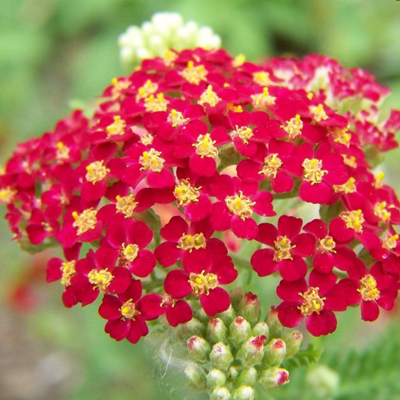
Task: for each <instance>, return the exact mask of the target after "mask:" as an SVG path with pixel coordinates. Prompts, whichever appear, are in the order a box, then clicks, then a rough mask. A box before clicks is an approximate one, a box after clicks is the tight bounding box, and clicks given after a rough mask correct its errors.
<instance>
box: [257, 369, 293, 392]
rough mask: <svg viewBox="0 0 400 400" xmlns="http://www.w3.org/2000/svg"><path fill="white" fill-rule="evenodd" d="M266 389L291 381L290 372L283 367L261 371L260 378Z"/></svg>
mask: <svg viewBox="0 0 400 400" xmlns="http://www.w3.org/2000/svg"><path fill="white" fill-rule="evenodd" d="M258 381H259V382H260V383H261V385H263V386H264V388H265V389H272V388H276V387H279V386H283V385H285V384H286V383H289V381H290V377H289V372H288V371H287V370H286V369H283V368H276V367H272V368H268V369H266V370H264V371H263V372H261V375H260V379H259V380H258Z"/></svg>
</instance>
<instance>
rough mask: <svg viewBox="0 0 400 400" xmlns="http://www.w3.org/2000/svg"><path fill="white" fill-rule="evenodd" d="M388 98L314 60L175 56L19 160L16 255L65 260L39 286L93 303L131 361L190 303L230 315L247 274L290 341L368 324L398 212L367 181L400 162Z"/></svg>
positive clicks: (10, 192)
mask: <svg viewBox="0 0 400 400" xmlns="http://www.w3.org/2000/svg"><path fill="white" fill-rule="evenodd" d="M387 94H388V90H387V89H386V88H384V87H382V86H380V85H379V84H378V83H376V82H375V80H374V78H373V77H372V76H371V75H370V74H368V73H366V72H365V71H362V70H358V69H357V70H350V71H349V70H346V69H344V68H343V67H341V66H340V65H339V64H338V63H337V62H336V61H334V60H331V59H328V58H326V57H322V56H309V57H306V58H304V59H303V60H295V59H272V60H270V61H267V62H265V63H264V64H261V65H256V64H253V63H250V62H246V60H245V58H244V57H243V56H238V57H236V58H232V57H231V56H230V55H229V54H227V53H226V52H225V51H222V50H204V49H195V50H193V51H192V50H185V51H182V52H180V53H178V52H175V51H172V50H169V51H167V52H166V54H165V56H164V57H163V58H162V57H158V58H154V59H148V60H145V61H143V63H142V66H141V67H140V68H138V69H137V70H135V71H134V73H133V74H132V75H131V76H129V77H122V78H118V79H114V80H113V82H112V85H110V86H109V87H107V88H106V90H105V91H104V93H103V95H102V96H101V98H100V99H99V102H98V104H97V106H96V109H95V112H94V114H93V116H92V117H90V118H87V117H85V116H84V114H83V112H82V111H75V112H74V113H73V114H72V115H71V116H70V117H68V118H67V119H65V120H62V121H60V122H59V123H58V124H57V126H56V127H55V129H54V131H53V132H48V133H45V134H44V135H43V136H42V137H40V138H38V139H32V140H30V141H28V142H26V143H23V144H21V145H19V146H18V149H17V150H16V152H15V153H14V155H13V156H12V158H11V159H10V160H9V161H8V162H7V164H6V166H5V169H4V170H2V171H1V175H0V201H1V202H3V203H6V204H7V209H8V213H7V219H8V221H9V224H10V227H11V229H12V231H13V233H14V234H15V240H17V241H18V242H19V243H20V244H21V245H22V246H23V247H24V248H31V249H32V248H38V249H40V248H43V247H46V246H52V245H55V244H60V245H61V247H62V249H63V254H64V256H63V258H62V259H61V258H54V259H52V260H51V261H50V262H49V265H48V270H47V280H48V281H49V282H51V281H57V280H60V281H61V284H62V285H63V287H64V292H63V302H64V304H65V306H67V307H72V306H74V305H76V304H78V303H80V304H81V305H83V306H85V305H88V304H90V303H93V302H94V301H95V300H96V298H97V297H98V296H101V299H102V301H101V305H100V308H99V313H100V315H101V316H102V317H103V318H104V319H106V320H107V323H106V332H107V333H109V334H110V336H111V337H113V338H114V339H116V340H122V339H124V338H126V339H127V340H129V341H130V342H132V343H136V342H137V341H138V340H139V339H140V338H141V337H143V336H145V335H146V334H147V333H148V321H151V320H155V319H157V318H163V317H162V316H163V315H165V317H166V320H167V321H168V323H169V324H170V325H171V326H173V327H175V326H177V325H179V324H183V323H187V322H188V321H190V320H191V319H192V317H193V311H192V308H193V307H192V306H191V305H190V304H193V301H198V302H199V303H200V304H201V307H202V308H203V310H204V312H205V313H206V314H207V315H208V316H209V317H216V316H217V315H218V314H220V313H222V312H225V311H226V310H228V309H229V308H230V303H231V301H230V297H229V294H228V291H227V290H226V288H225V285H229V284H232V283H235V281H236V282H238V281H237V278H238V270H239V272H240V270H241V269H242V268H246V267H247V268H251V267H252V268H253V269H254V271H255V273H257V274H258V276H259V277H266V276H269V275H271V274H274V273H277V274H279V275H280V277H281V282H280V284H279V286H278V287H277V295H278V296H279V298H280V299H281V300H282V302H281V304H279V305H278V307H277V312H278V317H279V320H280V321H281V323H282V324H283V325H284V326H286V327H295V326H297V325H299V324H300V322H301V321H302V320H303V319H305V322H306V326H307V329H308V330H309V331H310V332H311V334H313V335H315V336H319V335H325V334H329V333H331V332H333V331H334V330H335V328H336V324H337V322H336V317H335V313H336V312H341V311H345V310H346V309H347V308H348V307H349V306H356V305H359V306H360V308H361V316H362V319H364V320H367V321H373V320H375V319H376V318H377V317H378V314H379V308H380V307H381V308H384V309H386V310H389V309H391V308H392V307H393V304H394V300H395V298H396V296H397V292H398V289H399V274H400V258H399V257H400V241H399V235H398V233H397V230H396V228H397V227H398V225H399V224H400V213H399V201H398V199H397V197H396V195H395V193H394V191H393V189H392V188H391V187H389V186H387V185H386V184H384V182H383V174H382V173H377V174H375V173H374V171H373V167H374V166H375V163H376V161H377V160H378V159H379V157H380V155H381V153H382V152H384V151H386V150H389V149H392V148H394V147H396V146H397V143H396V141H395V132H396V131H397V130H398V129H400V112H397V111H393V112H392V113H391V115H390V116H389V118H388V119H386V120H381V119H380V113H379V106H380V104H381V102H382V100H383V98H384V96H386V95H387ZM285 202H286V203H285ZM288 202H290V204H289V203H288ZM285 204H286V205H285ZM293 204H295V206H294V205H293ZM305 204H309V205H311V206H312V207H314V208H315V210H316V211H318V209H319V212H320V216H319V217H317V215H313V213H312V212H309V211H308V212H307V213H304V215H302V214H301V207H300V206H301V205H305ZM279 209H283V210H284V212H280V211H278V210H279ZM308 210H309V209H308ZM277 214H278V215H277ZM300 215H301V216H302V218H299V216H300ZM243 249H246V254H252V256H251V259H249V260H247V262H244V263H243V262H239V261H238V260H240V257H239V255H240V251H241V250H243ZM262 279H266V278H262Z"/></svg>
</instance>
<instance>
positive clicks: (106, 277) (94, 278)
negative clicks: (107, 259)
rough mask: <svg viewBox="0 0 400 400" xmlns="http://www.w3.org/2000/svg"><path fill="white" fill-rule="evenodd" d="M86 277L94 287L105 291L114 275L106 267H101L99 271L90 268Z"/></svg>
mask: <svg viewBox="0 0 400 400" xmlns="http://www.w3.org/2000/svg"><path fill="white" fill-rule="evenodd" d="M88 278H89V282H90V283H91V284H92V285H94V288H95V289H99V290H100V291H101V292H105V291H106V290H107V288H108V286H109V285H110V283H111V281H112V280H113V279H114V276H113V275H112V274H111V272H110V271H108V268H106V269H101V270H100V271H98V270H97V269H92V270H91V271H90V272H89V274H88Z"/></svg>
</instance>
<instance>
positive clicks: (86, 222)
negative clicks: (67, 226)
mask: <svg viewBox="0 0 400 400" xmlns="http://www.w3.org/2000/svg"><path fill="white" fill-rule="evenodd" d="M72 217H73V218H74V220H75V222H74V223H73V224H72V226H73V227H74V228H78V235H82V234H83V233H85V232H87V231H89V230H91V229H94V228H95V226H96V224H97V210H95V209H93V208H88V209H86V210H83V211H82V212H81V213H80V214H78V213H77V212H76V211H74V212H73V213H72Z"/></svg>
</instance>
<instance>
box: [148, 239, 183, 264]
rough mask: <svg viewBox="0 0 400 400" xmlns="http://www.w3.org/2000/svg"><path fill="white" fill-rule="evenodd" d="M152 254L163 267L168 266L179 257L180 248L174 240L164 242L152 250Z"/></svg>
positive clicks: (180, 253) (180, 254)
mask: <svg viewBox="0 0 400 400" xmlns="http://www.w3.org/2000/svg"><path fill="white" fill-rule="evenodd" d="M154 254H155V256H156V257H157V260H158V262H159V263H160V264H161V265H162V266H163V267H164V268H168V267H170V266H171V265H174V264H175V263H176V262H177V261H178V260H179V259H180V258H181V256H182V250H180V249H178V247H177V244H176V243H174V242H164V243H161V244H160V245H159V246H158V247H157V248H156V249H155V250H154Z"/></svg>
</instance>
